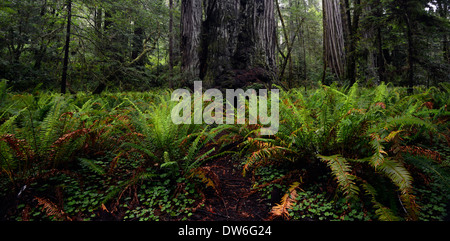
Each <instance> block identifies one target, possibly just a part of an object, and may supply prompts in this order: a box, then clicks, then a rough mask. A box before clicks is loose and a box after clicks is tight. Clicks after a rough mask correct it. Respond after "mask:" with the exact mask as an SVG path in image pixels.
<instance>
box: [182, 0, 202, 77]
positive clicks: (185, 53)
mask: <svg viewBox="0 0 450 241" xmlns="http://www.w3.org/2000/svg"><path fill="white" fill-rule="evenodd" d="M201 26H202V1H201V0H182V2H181V45H180V51H181V58H182V63H181V71H182V73H183V74H184V80H183V81H187V80H192V79H196V78H199V74H200V56H199V50H200V33H201Z"/></svg>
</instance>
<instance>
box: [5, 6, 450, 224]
mask: <svg viewBox="0 0 450 241" xmlns="http://www.w3.org/2000/svg"><path fill="white" fill-rule="evenodd" d="M194 81H203V82H202V83H203V87H204V88H217V89H219V90H225V89H244V90H246V89H272V88H277V89H279V90H280V101H279V107H280V108H279V109H280V113H279V114H280V115H279V117H280V126H279V127H280V128H279V132H278V133H276V134H274V135H270V136H262V135H260V134H259V133H260V130H262V129H263V128H264V125H263V124H261V123H258V124H249V123H247V122H245V123H243V124H239V125H221V124H219V123H216V124H212V125H207V124H205V123H203V124H199V123H195V124H193V123H186V124H183V125H177V124H175V123H174V122H173V121H172V119H171V117H172V112H171V110H173V109H174V108H175V107H176V104H177V103H175V101H173V100H172V99H171V94H172V93H173V90H174V89H178V88H191V89H192V88H193V86H194ZM272 93H273V92H272ZM271 96H273V95H272V94H271ZM201 97H202V98H203V96H201ZM194 99H195V95H194ZM202 100H204V99H202ZM244 100H245V99H244ZM183 101H184V97H183ZM258 101H260V102H259V103H261V99H258V100H256V102H257V103H258ZM211 102H212V101H211ZM214 102H215V101H214ZM243 102H245V101H243ZM249 102H250V100H249ZM272 103H274V102H273V101H272V102H271V103H270V105H271V106H272V107H273V106H274V105H272ZM194 105H195V104H194ZM449 106H450V0H115V1H110V0H90V1H89V0H2V1H1V2H0V168H1V169H0V220H8V221H14V220H16V221H30V220H31V221H33V220H34V221H49V220H52V221H54V220H58V221H77V220H84V221H86V220H98V221H103V220H121V221H122V220H128V221H138V220H139V221H161V220H162V221H173V220H175V221H180V220H203V221H211V220H235V221H243V220H244V221H255V220H259V221H261V220H266V221H267V220H301V221H331V220H333V221H339V220H340V221H372V220H382V221H398V220H408V221H416V220H420V221H442V220H448V219H449V217H450V216H449V213H450V124H449V122H448V120H449V119H450V111H449V110H448V107H449ZM245 107H246V106H245V103H244V108H245ZM205 109H206V108H205ZM236 109H237V108H236ZM187 110H189V108H187ZM244 110H246V109H244ZM183 111H184V110H183ZM232 111H235V110H232ZM236 112H237V111H236ZM249 112H250V111H249ZM271 112H272V111H271ZM211 113H212V112H211ZM233 113H234V112H233ZM245 113H246V112H244V114H245ZM272 114H273V113H272ZM260 121H261V120H260ZM261 122H262V121H261Z"/></svg>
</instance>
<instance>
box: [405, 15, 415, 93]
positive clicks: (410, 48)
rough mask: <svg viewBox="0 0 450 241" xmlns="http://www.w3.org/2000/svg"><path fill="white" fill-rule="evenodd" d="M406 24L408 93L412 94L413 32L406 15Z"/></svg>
mask: <svg viewBox="0 0 450 241" xmlns="http://www.w3.org/2000/svg"><path fill="white" fill-rule="evenodd" d="M404 18H405V22H406V36H407V41H408V80H407V81H408V83H407V85H408V92H409V93H412V91H413V86H414V72H415V70H414V67H415V66H414V39H413V30H412V28H413V27H412V23H411V20H410V18H409V15H408V13H405V15H404Z"/></svg>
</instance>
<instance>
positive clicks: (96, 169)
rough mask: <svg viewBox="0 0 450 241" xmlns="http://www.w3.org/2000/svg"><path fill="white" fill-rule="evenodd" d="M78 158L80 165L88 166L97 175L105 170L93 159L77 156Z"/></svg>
mask: <svg viewBox="0 0 450 241" xmlns="http://www.w3.org/2000/svg"><path fill="white" fill-rule="evenodd" d="M78 160H79V161H80V163H81V165H82V166H84V167H86V168H88V169H89V170H91V171H93V172H94V173H96V174H98V175H104V174H105V173H106V172H105V170H104V169H103V168H102V167H101V166H99V165H97V164H95V163H94V161H93V160H89V159H86V158H78Z"/></svg>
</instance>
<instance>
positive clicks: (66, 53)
mask: <svg viewBox="0 0 450 241" xmlns="http://www.w3.org/2000/svg"><path fill="white" fill-rule="evenodd" d="M71 25H72V0H67V29H66V44H65V46H64V50H65V51H64V62H63V72H62V78H61V93H62V94H65V93H66V88H67V69H68V65H69V50H70V49H69V48H70V27H71Z"/></svg>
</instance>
